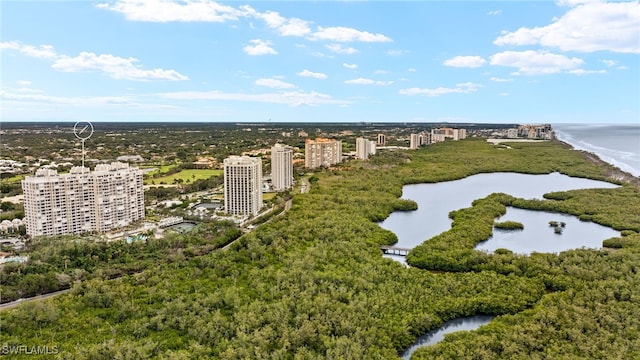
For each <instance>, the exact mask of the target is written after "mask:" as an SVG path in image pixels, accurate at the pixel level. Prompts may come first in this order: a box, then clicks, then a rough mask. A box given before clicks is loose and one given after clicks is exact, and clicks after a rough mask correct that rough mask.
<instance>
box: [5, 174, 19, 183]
mask: <svg viewBox="0 0 640 360" xmlns="http://www.w3.org/2000/svg"><path fill="white" fill-rule="evenodd" d="M22 179H24V175H15V176H12V177H10V178H6V179H2V182H3V183H19V182H20V181H22Z"/></svg>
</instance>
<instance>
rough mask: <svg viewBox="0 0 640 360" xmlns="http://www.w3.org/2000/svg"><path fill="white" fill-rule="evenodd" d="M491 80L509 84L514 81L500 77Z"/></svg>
mask: <svg viewBox="0 0 640 360" xmlns="http://www.w3.org/2000/svg"><path fill="white" fill-rule="evenodd" d="M489 80H491V81H493V82H509V81H513V79H503V78H499V77H492V78H491V79H489Z"/></svg>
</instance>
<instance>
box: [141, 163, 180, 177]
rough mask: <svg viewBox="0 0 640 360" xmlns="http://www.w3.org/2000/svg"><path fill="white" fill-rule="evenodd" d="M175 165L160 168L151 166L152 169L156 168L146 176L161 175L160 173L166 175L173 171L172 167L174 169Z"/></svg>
mask: <svg viewBox="0 0 640 360" xmlns="http://www.w3.org/2000/svg"><path fill="white" fill-rule="evenodd" d="M176 166H177V165H161V166H160V167H157V166H152V168H154V167H155V168H156V169H155V170H153V171H151V172H150V173H148V174H147V175H148V176H153V175H155V174H161V173H166V172H169V171H170V170H171V169H173V168H174V167H176Z"/></svg>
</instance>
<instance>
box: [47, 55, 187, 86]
mask: <svg viewBox="0 0 640 360" xmlns="http://www.w3.org/2000/svg"><path fill="white" fill-rule="evenodd" d="M137 62H138V59H136V58H132V57H130V58H128V59H125V58H121V57H117V56H113V55H110V54H101V55H96V54H94V53H90V52H81V53H80V55H78V56H76V57H68V56H61V57H59V58H58V59H57V60H56V61H55V62H54V63H53V65H52V66H51V67H52V68H54V69H56V70H58V71H62V72H80V71H101V72H104V73H107V74H108V75H109V76H110V77H112V78H114V79H126V80H138V81H147V80H171V81H179V80H188V79H189V78H188V77H186V76H184V75H182V74H180V73H179V72H177V71H175V70H164V69H153V70H143V69H140V68H139V67H137V66H136V65H135V63H137Z"/></svg>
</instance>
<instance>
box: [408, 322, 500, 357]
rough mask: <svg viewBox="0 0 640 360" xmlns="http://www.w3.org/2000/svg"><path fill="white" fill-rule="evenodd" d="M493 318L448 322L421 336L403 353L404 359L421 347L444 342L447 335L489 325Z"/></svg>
mask: <svg viewBox="0 0 640 360" xmlns="http://www.w3.org/2000/svg"><path fill="white" fill-rule="evenodd" d="M493 318H494V316H491V315H476V316H469V317H464V318H458V319H454V320H451V321H447V322H446V323H444V324H443V325H442V326H441V327H439V328H437V329H435V330H432V331H429V332H428V333H426V334H424V335H422V336H420V337H419V338H418V340H417V341H416V342H415V343H414V344H413V345H411V347H409V348H408V349H407V350H405V351H404V352H403V353H402V358H403V359H405V360H409V359H410V358H411V355H412V354H413V352H414V351H416V350H417V349H418V348H419V347H422V346H429V345H434V344H436V343H438V342H440V341H442V340H444V335H445V334H449V333H452V332H456V331H470V330H475V329H477V328H479V327H480V326H482V325H485V324H487V323H489V322H490V321H491V320H493Z"/></svg>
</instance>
